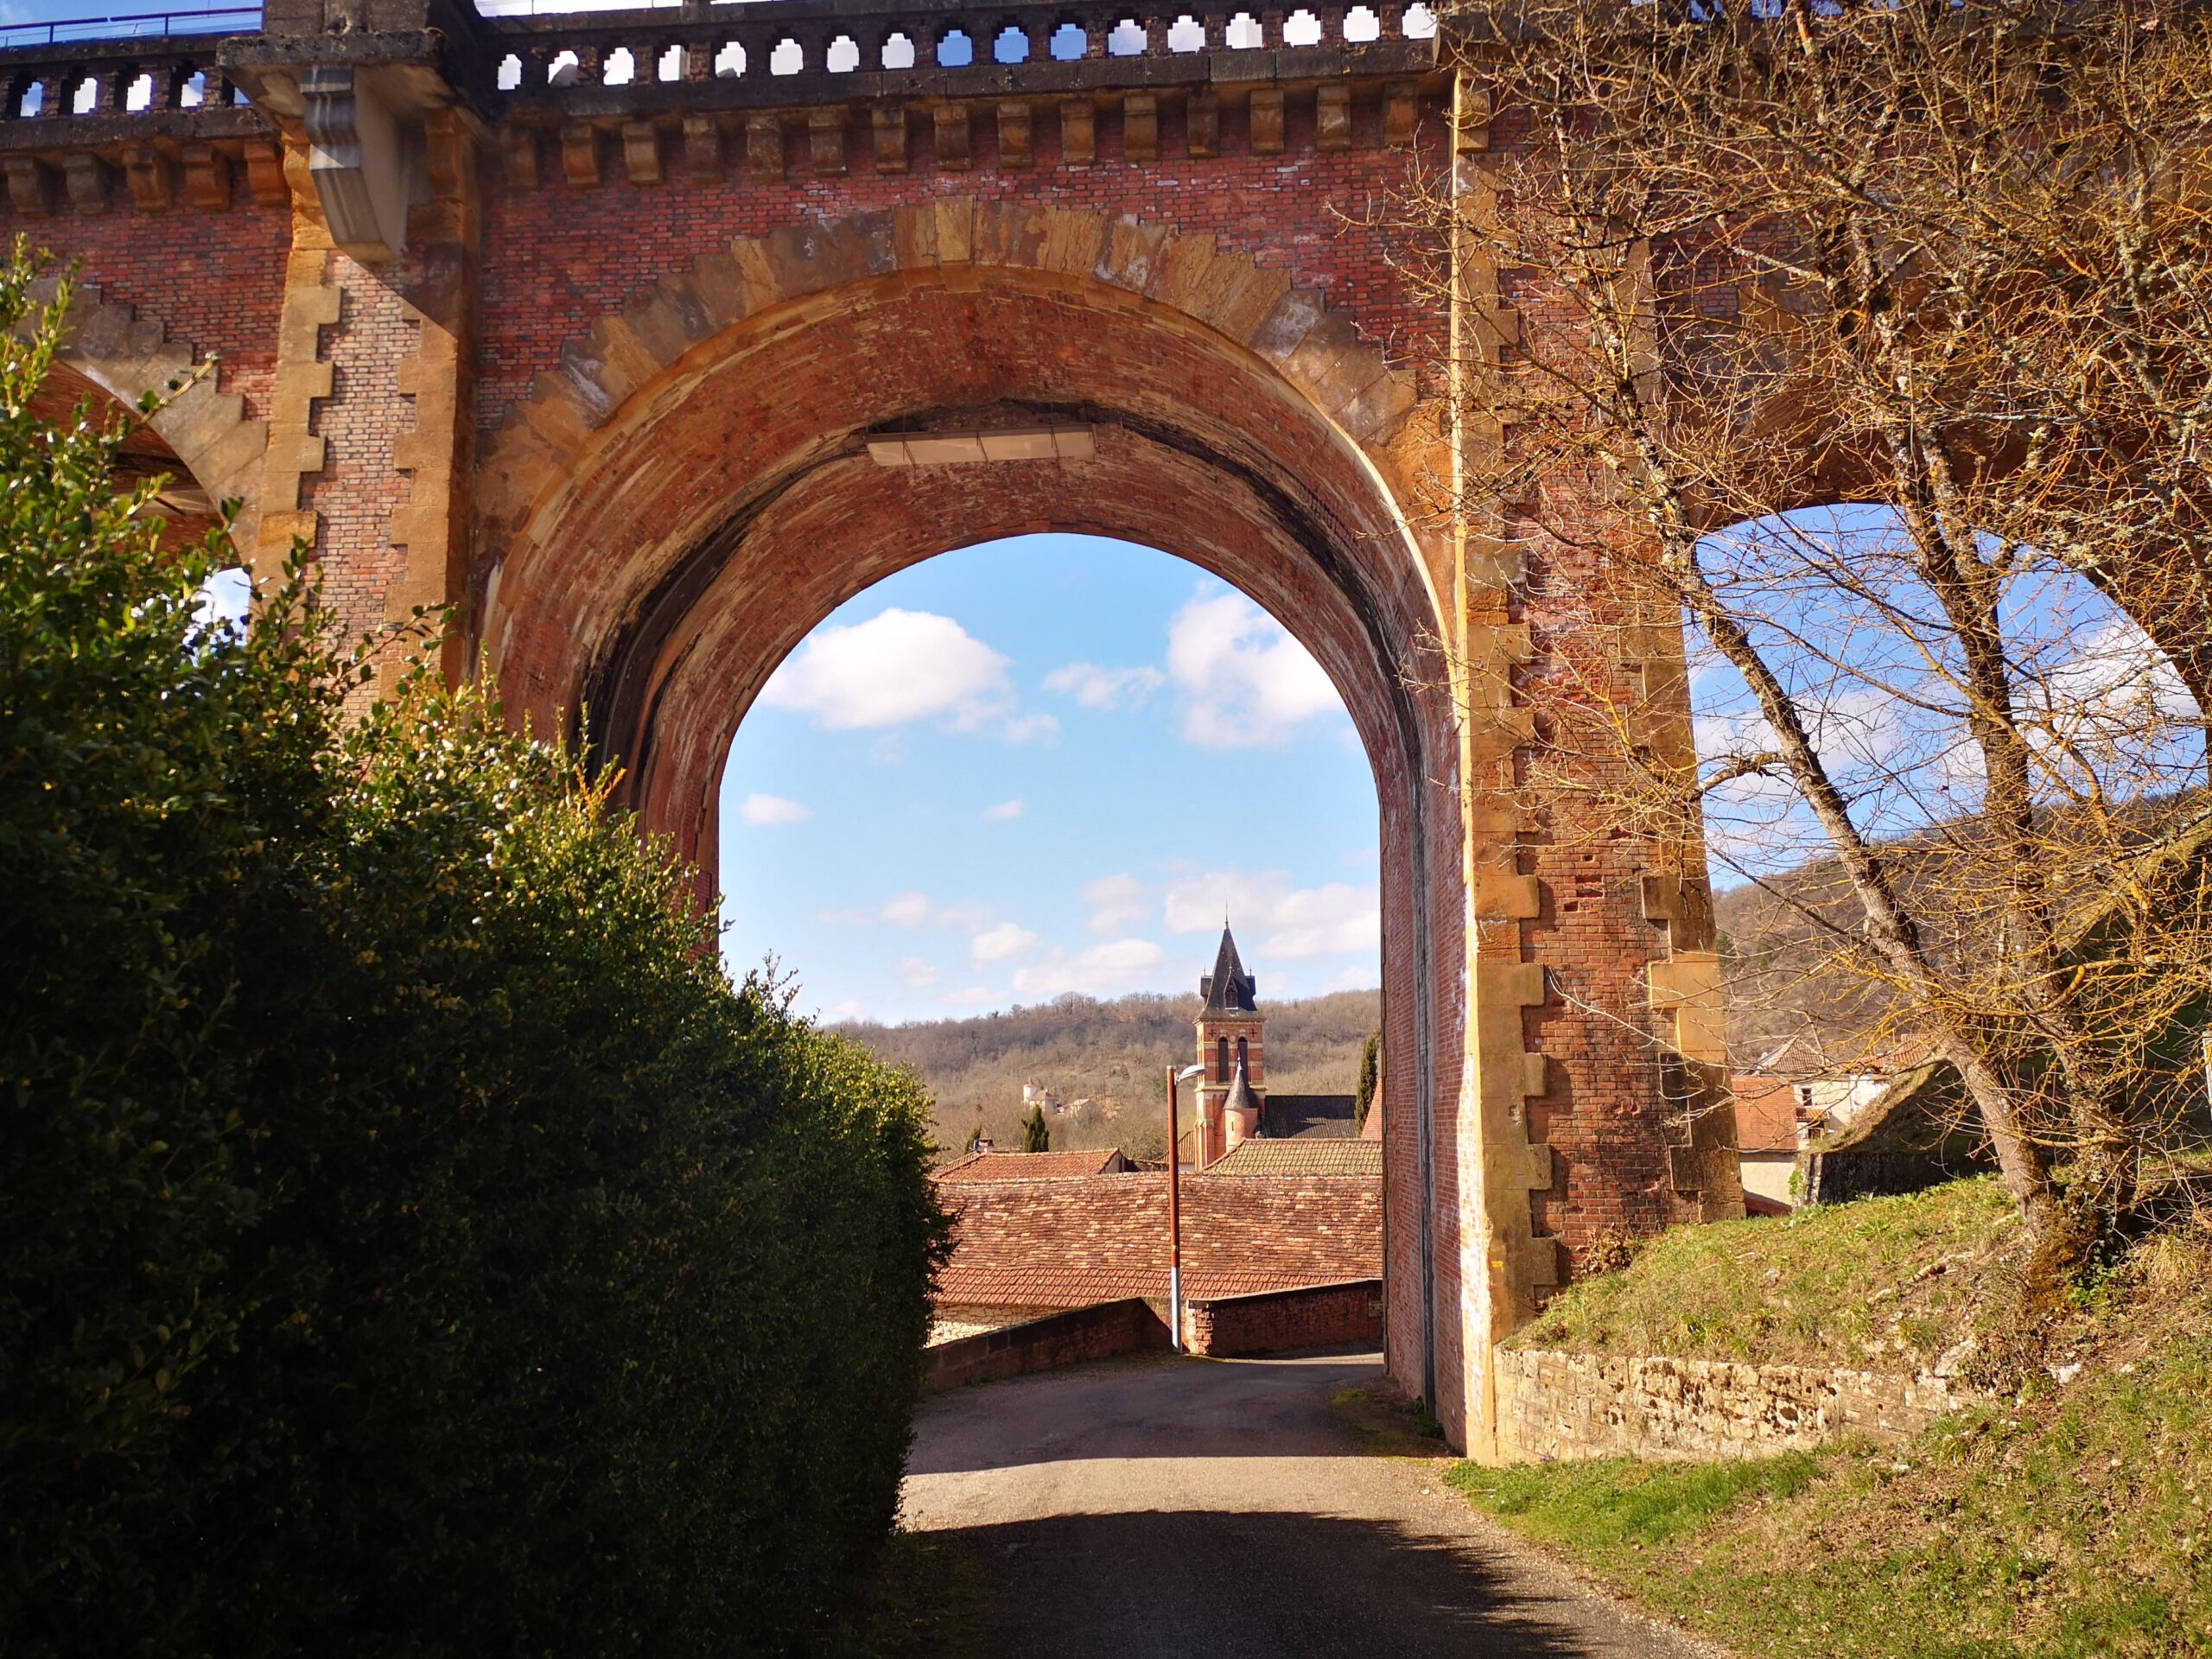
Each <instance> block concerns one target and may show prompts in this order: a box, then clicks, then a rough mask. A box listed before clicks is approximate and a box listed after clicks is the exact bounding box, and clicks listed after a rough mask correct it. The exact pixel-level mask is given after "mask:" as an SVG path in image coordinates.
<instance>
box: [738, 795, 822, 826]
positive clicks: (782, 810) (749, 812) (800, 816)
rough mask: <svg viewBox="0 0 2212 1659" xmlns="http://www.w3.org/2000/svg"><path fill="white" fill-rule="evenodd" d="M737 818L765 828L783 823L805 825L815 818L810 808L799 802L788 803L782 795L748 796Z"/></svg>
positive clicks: (739, 809)
mask: <svg viewBox="0 0 2212 1659" xmlns="http://www.w3.org/2000/svg"><path fill="white" fill-rule="evenodd" d="M737 816H738V817H741V818H742V819H744V820H745V822H746V823H751V824H758V825H760V826H761V827H763V828H767V827H771V826H772V825H776V824H782V823H805V822H806V821H807V820H808V819H809V818H810V817H813V816H814V809H813V808H812V807H810V806H801V805H800V804H798V802H797V801H787V800H785V798H783V797H782V796H780V795H758V794H755V795H748V796H747V797H746V798H745V803H744V804H743V805H741V806H740V807H739V808H738V809H737Z"/></svg>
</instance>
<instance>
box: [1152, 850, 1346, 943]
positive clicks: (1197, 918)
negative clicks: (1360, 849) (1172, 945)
mask: <svg viewBox="0 0 2212 1659" xmlns="http://www.w3.org/2000/svg"><path fill="white" fill-rule="evenodd" d="M1224 915H1226V916H1227V917H1228V918H1229V920H1230V922H1231V923H1232V924H1233V925H1235V926H1236V928H1237V929H1238V931H1240V932H1242V933H1243V934H1244V935H1245V937H1246V938H1247V939H1248V940H1249V947H1248V949H1247V951H1246V954H1247V955H1248V956H1249V957H1254V958H1255V959H1257V958H1260V957H1274V958H1275V959H1276V960H1278V961H1292V960H1296V959H1298V958H1301V957H1328V956H1337V955H1339V954H1341V953H1343V952H1345V951H1351V950H1357V951H1373V950H1376V948H1377V947H1378V945H1379V944H1380V942H1381V940H1382V937H1383V902H1382V893H1381V890H1380V889H1379V888H1378V887H1373V886H1361V887H1355V886H1353V885H1351V883H1350V882H1345V881H1331V882H1328V883H1326V884H1325V885H1323V886H1321V887H1292V886H1291V884H1290V878H1289V877H1288V876H1287V875H1286V874H1284V873H1283V872H1282V871H1281V870H1262V871H1247V870H1209V871H1208V872H1206V873H1205V874H1203V875H1198V876H1193V877H1191V878H1189V879H1187V880H1181V881H1177V882H1173V883H1172V884H1171V885H1170V886H1169V887H1168V889H1167V928H1168V931H1170V932H1172V933H1205V932H1211V931H1212V930H1214V929H1215V928H1217V927H1219V926H1220V925H1221V923H1222V918H1223V917H1224Z"/></svg>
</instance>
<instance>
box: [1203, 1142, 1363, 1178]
mask: <svg viewBox="0 0 2212 1659" xmlns="http://www.w3.org/2000/svg"><path fill="white" fill-rule="evenodd" d="M1206 1173H1207V1174H1209V1175H1247V1176H1249V1175H1374V1176H1378V1177H1379V1176H1380V1175H1381V1174H1382V1173H1383V1143H1382V1142H1381V1141H1244V1142H1243V1144H1241V1145H1239V1146H1234V1147H1230V1149H1229V1150H1228V1152H1226V1153H1225V1154H1223V1155H1222V1156H1221V1157H1219V1158H1217V1159H1215V1160H1214V1161H1213V1162H1212V1163H1211V1164H1209V1165H1208V1166H1206Z"/></svg>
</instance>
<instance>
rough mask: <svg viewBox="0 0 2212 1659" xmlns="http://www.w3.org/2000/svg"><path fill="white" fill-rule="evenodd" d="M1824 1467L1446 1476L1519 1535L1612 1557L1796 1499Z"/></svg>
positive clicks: (1579, 1469) (1588, 1466)
mask: <svg viewBox="0 0 2212 1659" xmlns="http://www.w3.org/2000/svg"><path fill="white" fill-rule="evenodd" d="M1819 1469H1820V1464H1819V1460H1818V1459H1815V1458H1813V1457H1811V1456H1809V1455H1807V1454H1804V1453H1793V1454H1791V1455H1789V1456H1787V1457H1780V1458H1769V1459H1760V1460H1758V1461H1746V1462H1741V1463H1707V1464H1672V1463H1662V1464H1653V1463H1638V1462H1637V1461H1636V1460H1634V1459H1629V1458H1608V1459H1604V1460H1603V1461H1593V1462H1590V1463H1570V1464H1548V1465H1541V1466H1537V1467H1527V1466H1524V1467H1521V1468H1515V1469H1484V1468H1482V1467H1480V1466H1478V1465H1475V1464H1471V1463H1462V1464H1458V1465H1454V1466H1453V1467H1452V1471H1451V1472H1450V1473H1449V1474H1447V1475H1446V1477H1445V1478H1446V1481H1448V1482H1449V1483H1450V1484H1452V1485H1453V1486H1456V1487H1458V1488H1459V1491H1462V1492H1465V1494H1466V1495H1467V1497H1468V1498H1469V1499H1470V1500H1471V1501H1472V1502H1473V1503H1475V1504H1476V1505H1477V1506H1478V1507H1479V1508H1481V1509H1484V1510H1488V1511H1489V1512H1490V1513H1491V1514H1492V1515H1494V1516H1498V1517H1499V1518H1500V1519H1501V1520H1510V1521H1511V1522H1513V1525H1514V1529H1515V1530H1516V1531H1517V1532H1521V1533H1524V1534H1526V1535H1528V1536H1529V1537H1531V1538H1535V1539H1537V1540H1539V1541H1541V1542H1544V1543H1548V1544H1564V1545H1568V1546H1571V1547H1573V1548H1576V1549H1580V1550H1585V1551H1587V1552H1590V1553H1592V1554H1605V1553H1610V1552H1613V1551H1618V1550H1624V1549H1625V1550H1639V1549H1645V1548H1649V1547H1651V1546H1653V1545H1656V1544H1665V1543H1671V1542H1673V1541H1675V1539H1676V1538H1678V1537H1681V1536H1682V1535H1685V1534H1687V1533H1690V1532H1693V1531H1694V1530H1695V1529H1697V1528H1698V1527H1699V1526H1700V1525H1702V1524H1704V1523H1705V1522H1709V1521H1712V1520H1713V1518H1714V1517H1716V1516H1720V1515H1723V1514H1725V1513H1726V1512H1727V1511H1728V1510H1732V1509H1734V1508H1735V1507H1736V1506H1737V1505H1738V1503H1743V1502H1745V1500H1747V1499H1751V1498H1766V1499H1774V1498H1785V1497H1796V1496H1797V1494H1798V1493H1800V1492H1802V1491H1804V1490H1805V1489H1806V1488H1807V1487H1808V1486H1809V1485H1811V1484H1813V1479H1814V1477H1815V1475H1816V1474H1817V1473H1818V1472H1819Z"/></svg>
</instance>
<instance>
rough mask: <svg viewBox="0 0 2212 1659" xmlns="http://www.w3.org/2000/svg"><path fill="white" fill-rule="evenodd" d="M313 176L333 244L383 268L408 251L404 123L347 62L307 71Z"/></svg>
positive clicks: (306, 114) (306, 115) (304, 90)
mask: <svg viewBox="0 0 2212 1659" xmlns="http://www.w3.org/2000/svg"><path fill="white" fill-rule="evenodd" d="M300 91H301V92H302V97H303V99H304V101H305V105H306V108H305V110H304V112H303V118H304V120H305V123H306V126H307V135H308V176H309V177H311V178H312V179H314V181H315V194H316V195H317V196H318V197H320V198H321V202H322V211H323V216H324V218H325V219H327V221H328V222H329V225H330V236H331V239H332V240H333V241H334V242H335V243H336V244H337V245H338V246H339V247H340V249H341V250H343V251H345V252H346V253H347V254H348V255H350V256H352V257H353V258H355V259H358V260H359V261H360V262H361V263H362V264H370V265H380V264H388V263H389V262H391V260H393V259H396V258H397V257H399V252H400V250H401V249H402V248H404V247H405V246H406V245H407V173H406V168H405V163H404V156H403V154H402V148H401V141H400V130H399V123H398V121H397V119H396V118H395V117H394V115H393V113H392V111H391V106H390V105H388V104H386V103H385V100H384V99H383V98H382V97H381V96H380V95H379V94H378V92H377V89H376V88H375V86H373V84H372V83H370V82H368V81H366V80H365V79H363V78H362V77H361V76H360V75H359V73H357V72H356V71H355V70H354V68H353V67H352V66H351V65H350V64H325V65H318V66H316V67H313V68H310V69H309V70H308V72H307V73H306V75H305V76H304V77H303V78H302V80H301V83H300Z"/></svg>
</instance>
